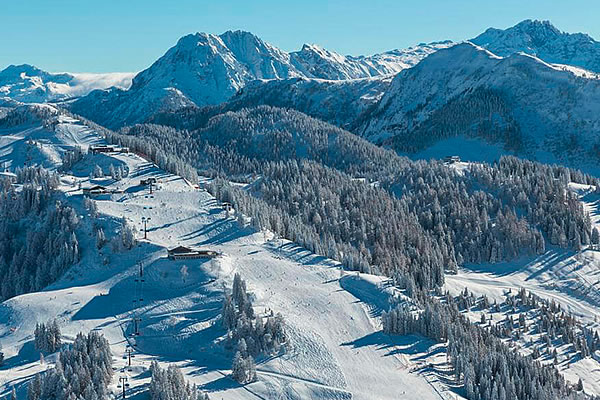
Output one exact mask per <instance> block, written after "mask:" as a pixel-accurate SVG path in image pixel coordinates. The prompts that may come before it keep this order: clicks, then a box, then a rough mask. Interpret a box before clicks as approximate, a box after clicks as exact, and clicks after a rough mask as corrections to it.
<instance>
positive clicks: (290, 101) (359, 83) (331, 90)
mask: <svg viewBox="0 0 600 400" xmlns="http://www.w3.org/2000/svg"><path fill="white" fill-rule="evenodd" d="M391 80H392V78H391V77H389V76H385V77H377V78H365V79H351V80H343V81H330V80H322V79H307V78H291V79H271V80H256V81H252V82H250V83H248V84H247V85H246V86H245V87H244V88H242V89H240V90H239V91H238V92H237V93H236V94H235V95H234V96H233V97H232V98H231V99H230V100H229V101H227V102H225V103H223V104H220V105H217V106H207V107H196V106H192V107H187V108H183V109H179V110H176V111H165V112H160V113H157V114H155V115H153V116H152V118H151V119H150V120H149V122H152V123H156V124H161V125H168V126H173V127H176V128H179V129H198V128H201V127H203V126H204V125H205V124H206V123H207V122H208V120H209V119H210V118H211V117H213V116H215V115H218V114H221V113H224V112H227V111H238V110H241V109H243V108H252V107H256V106H260V105H269V106H273V107H279V108H291V109H294V110H297V111H301V112H303V113H305V114H307V115H310V116H311V117H314V118H318V119H320V120H323V121H326V122H329V123H331V124H333V125H336V126H339V127H342V128H344V129H347V130H350V131H352V130H353V129H354V128H355V126H356V125H357V123H358V121H360V120H361V118H362V116H363V115H365V114H366V113H367V111H368V110H369V109H370V108H371V107H374V106H375V105H376V104H377V102H378V101H379V99H380V98H381V96H382V95H383V93H384V92H385V90H386V89H387V88H388V87H389V84H390V82H391Z"/></svg>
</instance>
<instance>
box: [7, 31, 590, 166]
mask: <svg viewBox="0 0 600 400" xmlns="http://www.w3.org/2000/svg"><path fill="white" fill-rule="evenodd" d="M599 60H600V43H599V42H597V41H595V40H594V39H592V38H591V37H590V36H588V35H585V34H582V33H576V34H571V33H565V32H562V31H560V30H559V29H557V28H556V27H554V26H553V25H552V24H551V23H550V22H548V21H532V20H526V21H523V22H521V23H519V24H517V25H515V26H513V27H510V28H508V29H505V30H501V29H495V28H490V29H488V30H486V31H485V32H483V33H482V34H480V35H479V36H477V37H475V38H473V39H471V40H470V41H467V42H463V43H459V44H456V43H453V42H451V41H440V42H434V43H430V44H423V43H422V44H419V45H417V46H414V47H411V48H408V49H405V50H392V51H388V52H385V53H381V54H375V55H371V56H343V55H341V54H338V53H335V52H333V51H330V50H326V49H324V48H322V47H320V46H317V45H308V44H307V45H304V46H303V47H302V48H301V49H300V50H299V51H295V52H285V51H283V50H280V49H278V48H277V47H275V46H273V45H271V44H269V43H267V42H265V41H263V40H262V39H260V38H258V37H257V36H255V35H253V34H251V33H249V32H244V31H228V32H225V33H223V34H221V35H213V34H207V33H196V34H190V35H187V36H184V37H182V38H181V39H180V40H179V41H178V42H177V43H176V44H175V46H173V47H172V48H170V49H169V50H168V51H167V52H166V53H165V54H164V55H163V56H162V57H160V58H159V59H158V60H157V61H156V62H154V63H153V64H152V65H151V66H150V67H148V68H147V69H145V70H144V71H142V72H140V73H138V74H136V75H135V77H133V79H132V83H131V86H130V87H127V85H126V84H124V83H123V82H121V84H120V85H116V86H113V87H110V88H100V90H93V91H91V93H89V94H87V95H86V92H87V91H89V89H90V88H92V87H93V86H94V85H96V86H99V85H98V81H97V80H96V81H94V82H93V84H92V83H89V81H88V84H87V85H76V84H74V83H75V82H78V79H79V81H81V78H78V76H77V75H74V74H49V73H45V72H43V71H41V70H39V69H37V68H35V67H30V66H21V67H9V68H7V69H6V70H5V71H3V72H2V73H0V91H2V92H4V94H5V99H6V98H8V99H12V100H13V101H14V100H16V101H20V102H31V101H35V102H40V101H56V100H65V99H69V98H73V97H76V96H81V97H78V98H76V99H74V100H69V101H68V102H66V103H64V105H65V106H66V107H68V108H70V110H71V111H73V112H74V113H76V114H80V115H82V116H84V117H86V118H89V119H91V120H93V121H95V122H97V123H99V124H101V125H103V126H106V127H109V128H113V129H117V128H121V127H123V126H127V125H132V124H136V123H142V122H148V121H152V122H156V123H165V124H169V125H174V126H176V127H185V128H187V129H197V128H201V127H202V125H203V123H205V122H206V121H208V118H210V117H211V116H214V115H217V114H219V113H223V112H227V111H237V110H240V109H242V108H252V107H255V106H258V105H269V106H274V107H284V108H292V109H295V110H298V111H301V112H303V113H306V114H308V115H310V116H312V117H315V118H318V119H321V120H324V121H326V122H330V123H332V124H334V125H337V126H340V127H342V128H344V129H347V130H350V131H351V132H353V133H356V134H359V135H361V136H363V137H365V138H367V139H369V140H371V141H373V142H375V143H378V144H383V145H385V146H388V147H392V148H394V149H395V150H397V151H399V152H401V153H409V154H410V153H415V152H419V151H422V150H424V149H427V148H428V147H430V146H432V145H434V144H435V143H437V142H440V141H442V140H444V139H448V138H451V137H463V136H464V137H471V138H478V139H485V140H487V141H488V142H493V143H499V144H500V145H501V146H502V147H503V148H504V150H503V151H509V152H514V153H518V154H522V155H525V156H528V157H533V158H536V159H543V160H548V161H564V162H567V161H568V162H575V163H576V164H578V166H580V167H581V165H580V164H581V162H588V161H589V160H590V157H591V160H592V161H591V162H592V164H595V163H596V158H597V156H598V154H597V153H598V149H600V119H599V118H598V115H600V113H598V110H597V109H596V108H598V107H597V106H596V105H597V104H600V90H599V89H598V87H599V85H600V79H599V76H598V74H597V73H596V72H597V71H600V64H599V62H600V61H599ZM108 81H109V79H108V78H107V79H105V80H104V82H108ZM7 82H9V83H7ZM84 87H85V90H84ZM67 89H68V90H67ZM581 149H584V150H585V151H583V152H582V151H580V150H581ZM448 151H449V152H456V150H455V149H448Z"/></svg>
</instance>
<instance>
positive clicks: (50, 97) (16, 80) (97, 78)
mask: <svg viewBox="0 0 600 400" xmlns="http://www.w3.org/2000/svg"><path fill="white" fill-rule="evenodd" d="M133 75H134V74H133V73H107V74H76V73H60V74H53V73H50V72H46V71H42V70H41V69H39V68H36V67H34V66H32V65H27V64H24V65H11V66H9V67H7V68H6V69H4V70H3V71H0V98H1V97H6V98H8V99H11V100H16V101H19V102H24V103H42V102H48V101H57V100H65V99H69V98H72V97H79V96H85V95H86V94H88V93H90V92H91V91H92V90H96V89H106V88H109V87H112V86H116V87H119V88H122V89H126V88H128V87H129V86H130V85H131V79H132V78H133Z"/></svg>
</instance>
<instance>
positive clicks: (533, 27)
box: [471, 20, 600, 72]
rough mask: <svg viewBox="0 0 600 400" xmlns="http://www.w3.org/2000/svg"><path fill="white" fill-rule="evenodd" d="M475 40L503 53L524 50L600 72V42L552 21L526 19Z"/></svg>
mask: <svg viewBox="0 0 600 400" xmlns="http://www.w3.org/2000/svg"><path fill="white" fill-rule="evenodd" d="M471 42H473V43H475V44H477V45H479V46H482V47H485V48H486V49H488V50H490V51H491V52H492V53H494V54H497V55H499V56H502V57H505V56H509V55H511V54H515V53H519V52H523V53H526V54H530V55H533V56H536V57H538V58H540V59H542V60H544V61H546V62H548V63H552V64H566V65H572V66H576V67H580V68H583V69H587V70H589V71H593V72H600V42H597V41H596V40H594V39H592V38H591V37H590V36H588V35H586V34H583V33H566V32H561V31H560V30H559V29H557V28H556V27H554V26H553V25H552V24H551V23H550V22H549V21H532V20H525V21H523V22H520V23H519V24H517V25H515V26H513V27H511V28H508V29H504V30H502V29H495V28H490V29H488V30H486V31H485V32H484V33H482V34H481V35H479V36H477V37H476V38H474V39H472V40H471Z"/></svg>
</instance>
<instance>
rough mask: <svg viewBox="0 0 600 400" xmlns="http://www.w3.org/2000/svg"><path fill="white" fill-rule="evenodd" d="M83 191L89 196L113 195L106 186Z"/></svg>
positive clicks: (97, 186)
mask: <svg viewBox="0 0 600 400" xmlns="http://www.w3.org/2000/svg"><path fill="white" fill-rule="evenodd" d="M82 191H83V194H84V195H88V196H98V195H101V194H107V193H111V191H110V190H108V189H107V188H105V187H104V186H100V185H96V186H92V187H87V188H83V189H82Z"/></svg>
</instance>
